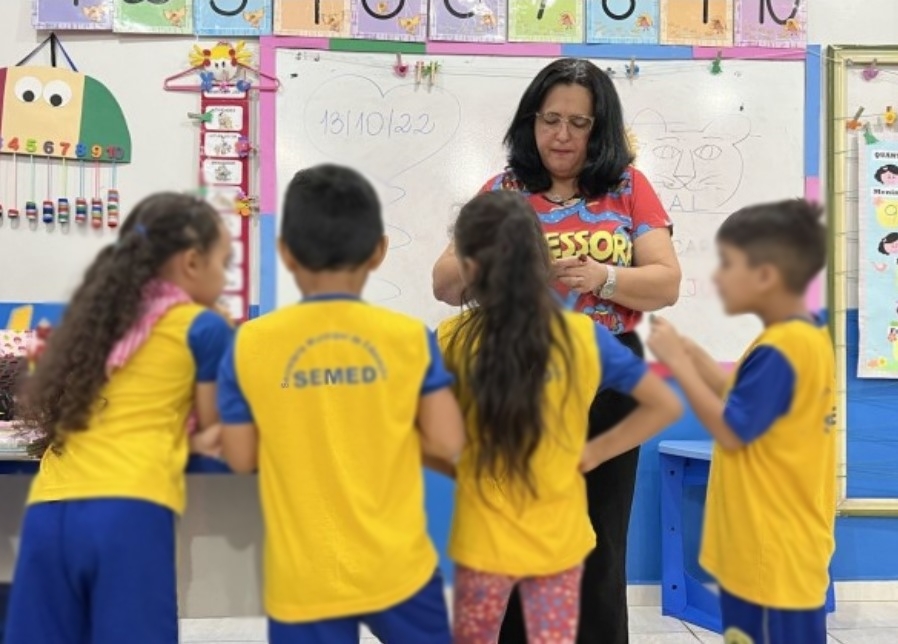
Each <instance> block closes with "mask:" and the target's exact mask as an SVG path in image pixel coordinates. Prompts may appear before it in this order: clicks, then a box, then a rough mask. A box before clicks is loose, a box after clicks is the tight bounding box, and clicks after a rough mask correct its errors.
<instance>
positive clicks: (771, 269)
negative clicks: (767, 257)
mask: <svg viewBox="0 0 898 644" xmlns="http://www.w3.org/2000/svg"><path fill="white" fill-rule="evenodd" d="M782 278H783V276H782V275H781V274H780V271H779V269H778V268H777V267H776V266H774V265H773V264H761V265H760V266H758V280H759V282H760V285H761V288H762V289H764V290H767V289H770V288H773V287H774V286H776V285H777V284H779V283H780V282H782Z"/></svg>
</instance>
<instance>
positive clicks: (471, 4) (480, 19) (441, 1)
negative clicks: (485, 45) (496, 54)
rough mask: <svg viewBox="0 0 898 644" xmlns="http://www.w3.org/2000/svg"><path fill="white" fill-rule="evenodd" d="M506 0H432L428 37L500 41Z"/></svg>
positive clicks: (469, 40) (433, 38)
mask: <svg viewBox="0 0 898 644" xmlns="http://www.w3.org/2000/svg"><path fill="white" fill-rule="evenodd" d="M505 10H506V0H432V2H431V4H430V40H449V41H452V40H455V41H466V42H503V41H504V40H505V16H506V11H505Z"/></svg>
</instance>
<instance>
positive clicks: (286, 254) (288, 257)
mask: <svg viewBox="0 0 898 644" xmlns="http://www.w3.org/2000/svg"><path fill="white" fill-rule="evenodd" d="M278 255H280V256H281V262H283V264H284V268H286V269H287V270H288V271H289V272H291V273H294V272H296V269H297V268H299V262H297V261H296V258H295V257H293V253H291V252H290V249H289V248H287V244H285V243H284V240H283V239H282V238H280V237H278Z"/></svg>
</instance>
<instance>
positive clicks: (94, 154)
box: [90, 145, 103, 159]
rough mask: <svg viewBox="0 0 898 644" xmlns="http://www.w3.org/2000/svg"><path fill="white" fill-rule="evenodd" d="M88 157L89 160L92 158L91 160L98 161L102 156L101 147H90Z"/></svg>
mask: <svg viewBox="0 0 898 644" xmlns="http://www.w3.org/2000/svg"><path fill="white" fill-rule="evenodd" d="M90 156H91V158H93V159H99V158H100V157H101V156H103V148H102V146H99V145H95V146H94V147H92V148H91V149H90Z"/></svg>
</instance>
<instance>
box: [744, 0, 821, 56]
mask: <svg viewBox="0 0 898 644" xmlns="http://www.w3.org/2000/svg"><path fill="white" fill-rule="evenodd" d="M734 23H735V29H736V32H735V44H736V45H738V46H746V47H804V46H805V45H806V44H807V41H808V38H807V25H808V16H807V0H736V13H735V18H734Z"/></svg>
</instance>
